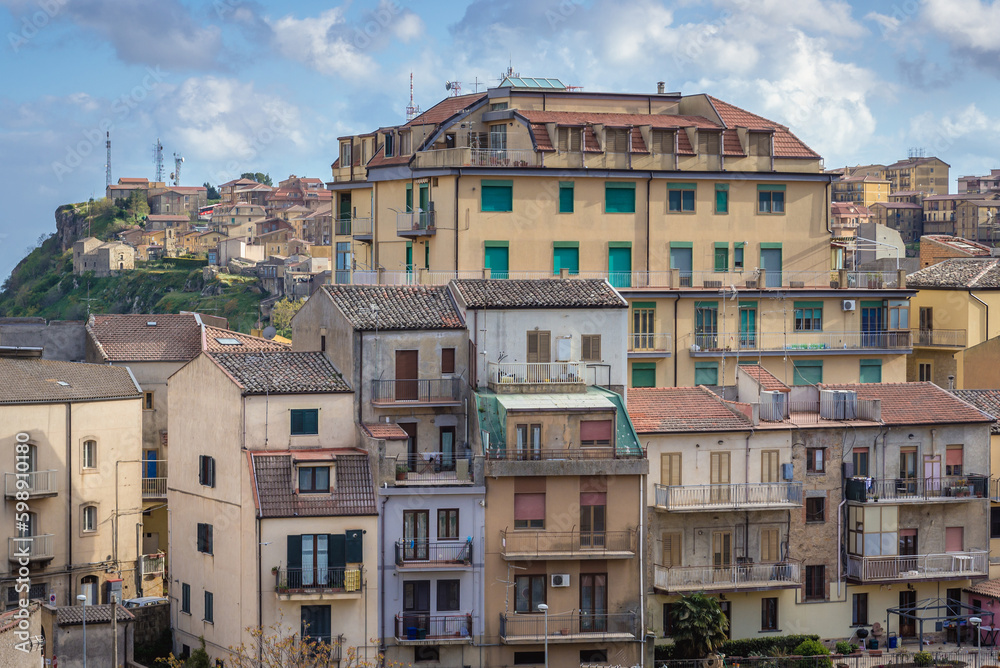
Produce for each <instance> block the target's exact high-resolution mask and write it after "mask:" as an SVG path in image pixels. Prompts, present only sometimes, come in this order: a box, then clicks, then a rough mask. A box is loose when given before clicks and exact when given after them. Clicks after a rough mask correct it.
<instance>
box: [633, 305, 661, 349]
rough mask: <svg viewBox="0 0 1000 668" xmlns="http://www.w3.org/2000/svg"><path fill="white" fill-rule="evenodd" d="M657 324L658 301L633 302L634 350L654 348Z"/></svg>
mask: <svg viewBox="0 0 1000 668" xmlns="http://www.w3.org/2000/svg"><path fill="white" fill-rule="evenodd" d="M655 325H656V302H633V303H632V334H631V339H632V341H631V343H632V346H633V349H634V350H653V349H654V344H655V339H654V337H653V335H654V334H655V333H656V326H655Z"/></svg>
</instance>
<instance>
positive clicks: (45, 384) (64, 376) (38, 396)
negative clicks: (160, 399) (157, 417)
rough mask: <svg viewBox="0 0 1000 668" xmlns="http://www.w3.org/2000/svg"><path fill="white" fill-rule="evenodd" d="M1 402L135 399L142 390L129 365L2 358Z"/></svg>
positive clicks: (0, 377) (0, 365)
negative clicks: (127, 366)
mask: <svg viewBox="0 0 1000 668" xmlns="http://www.w3.org/2000/svg"><path fill="white" fill-rule="evenodd" d="M0 380H2V382H0V404H22V403H54V402H62V401H88V400H97V399H135V398H138V397H141V396H142V391H141V390H140V389H139V386H138V385H137V384H136V382H135V379H134V378H133V377H132V372H131V371H129V370H128V369H127V368H125V367H118V366H107V365H105V364H82V363H80V362H57V361H53V360H43V359H38V358H33V357H0Z"/></svg>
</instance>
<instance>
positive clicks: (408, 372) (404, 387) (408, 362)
mask: <svg viewBox="0 0 1000 668" xmlns="http://www.w3.org/2000/svg"><path fill="white" fill-rule="evenodd" d="M418 368H419V359H418V357H417V351H416V350H397V351H396V401H416V400H417V378H418V376H417V370H418Z"/></svg>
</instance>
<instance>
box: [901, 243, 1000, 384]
mask: <svg viewBox="0 0 1000 668" xmlns="http://www.w3.org/2000/svg"><path fill="white" fill-rule="evenodd" d="M906 280H907V285H908V286H910V287H913V288H916V289H917V294H916V295H915V296H914V297H913V298H912V300H911V307H912V310H913V323H914V325H917V326H918V329H916V331H915V332H914V336H913V354H912V355H911V356H910V357H909V358H908V360H907V370H906V378H907V380H911V381H912V380H929V381H932V382H934V383H936V384H938V385H940V386H941V387H957V388H960V389H962V388H965V387H966V386H965V384H964V383H965V380H964V368H965V363H964V357H965V353H964V351H965V349H966V348H969V347H972V346H976V345H978V344H980V343H983V342H984V341H986V340H988V339H992V338H993V337H996V336H998V335H1000V319H998V318H996V317H994V318H990V311H991V310H992V311H993V313H994V314H996V313H997V310H996V309H998V308H1000V258H985V257H983V258H952V259H946V260H942V261H941V262H938V263H936V264H932V265H930V266H929V267H926V268H924V269H921V270H920V271H917V272H915V273H912V274H910V275H909V276H907V279H906ZM952 376H954V379H953V380H954V383H953V384H952V382H951V380H952V379H951V377H952Z"/></svg>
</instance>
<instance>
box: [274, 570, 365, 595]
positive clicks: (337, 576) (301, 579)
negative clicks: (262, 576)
mask: <svg viewBox="0 0 1000 668" xmlns="http://www.w3.org/2000/svg"><path fill="white" fill-rule="evenodd" d="M271 573H272V574H273V575H274V592H275V594H276V595H277V597H278V598H279V599H281V600H283V601H314V600H323V599H338V598H350V599H354V598H361V586H362V584H363V581H364V570H363V569H361V568H344V567H340V568H272V569H271Z"/></svg>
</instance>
